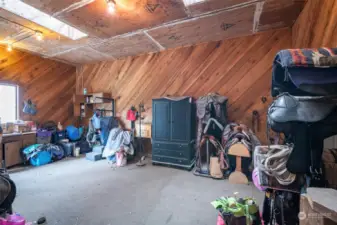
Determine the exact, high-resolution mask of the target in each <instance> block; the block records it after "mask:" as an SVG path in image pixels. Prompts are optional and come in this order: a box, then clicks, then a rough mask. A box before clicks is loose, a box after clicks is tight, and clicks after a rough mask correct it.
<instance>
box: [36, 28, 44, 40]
mask: <svg viewBox="0 0 337 225" xmlns="http://www.w3.org/2000/svg"><path fill="white" fill-rule="evenodd" d="M35 38H36V40H38V41H42V40H43V38H44V36H43V33H42V32H41V31H38V30H36V31H35Z"/></svg>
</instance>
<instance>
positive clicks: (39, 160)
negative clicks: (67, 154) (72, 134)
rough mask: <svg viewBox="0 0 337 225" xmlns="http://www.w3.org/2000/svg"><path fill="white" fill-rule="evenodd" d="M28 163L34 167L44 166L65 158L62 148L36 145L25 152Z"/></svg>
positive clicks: (52, 145)
mask: <svg viewBox="0 0 337 225" xmlns="http://www.w3.org/2000/svg"><path fill="white" fill-rule="evenodd" d="M23 154H24V157H25V159H26V161H29V162H30V164H31V165H33V166H42V165H45V164H48V163H50V162H52V161H56V160H60V159H62V158H63V157H64V150H63V149H62V147H60V146H58V145H54V144H34V145H31V146H29V147H27V148H25V149H24V150H23Z"/></svg>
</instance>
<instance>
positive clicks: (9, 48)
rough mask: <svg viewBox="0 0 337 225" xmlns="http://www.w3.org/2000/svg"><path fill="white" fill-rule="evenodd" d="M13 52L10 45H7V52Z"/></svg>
mask: <svg viewBox="0 0 337 225" xmlns="http://www.w3.org/2000/svg"><path fill="white" fill-rule="evenodd" d="M12 50H13V46H12V44H8V45H7V51H9V52H11V51H12Z"/></svg>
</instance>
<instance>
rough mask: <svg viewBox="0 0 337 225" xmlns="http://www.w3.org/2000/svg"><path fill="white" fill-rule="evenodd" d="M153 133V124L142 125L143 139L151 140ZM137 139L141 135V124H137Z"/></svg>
mask: <svg viewBox="0 0 337 225" xmlns="http://www.w3.org/2000/svg"><path fill="white" fill-rule="evenodd" d="M151 132H152V124H150V123H144V124H142V125H141V135H142V137H143V138H151ZM136 137H140V135H139V124H137V123H136Z"/></svg>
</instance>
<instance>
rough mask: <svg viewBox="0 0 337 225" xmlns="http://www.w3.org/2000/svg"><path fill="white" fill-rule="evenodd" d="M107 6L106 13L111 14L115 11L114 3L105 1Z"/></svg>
mask: <svg viewBox="0 0 337 225" xmlns="http://www.w3.org/2000/svg"><path fill="white" fill-rule="evenodd" d="M107 4H108V12H109V13H111V14H112V13H114V12H115V11H116V5H115V2H114V1H113V0H107Z"/></svg>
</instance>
